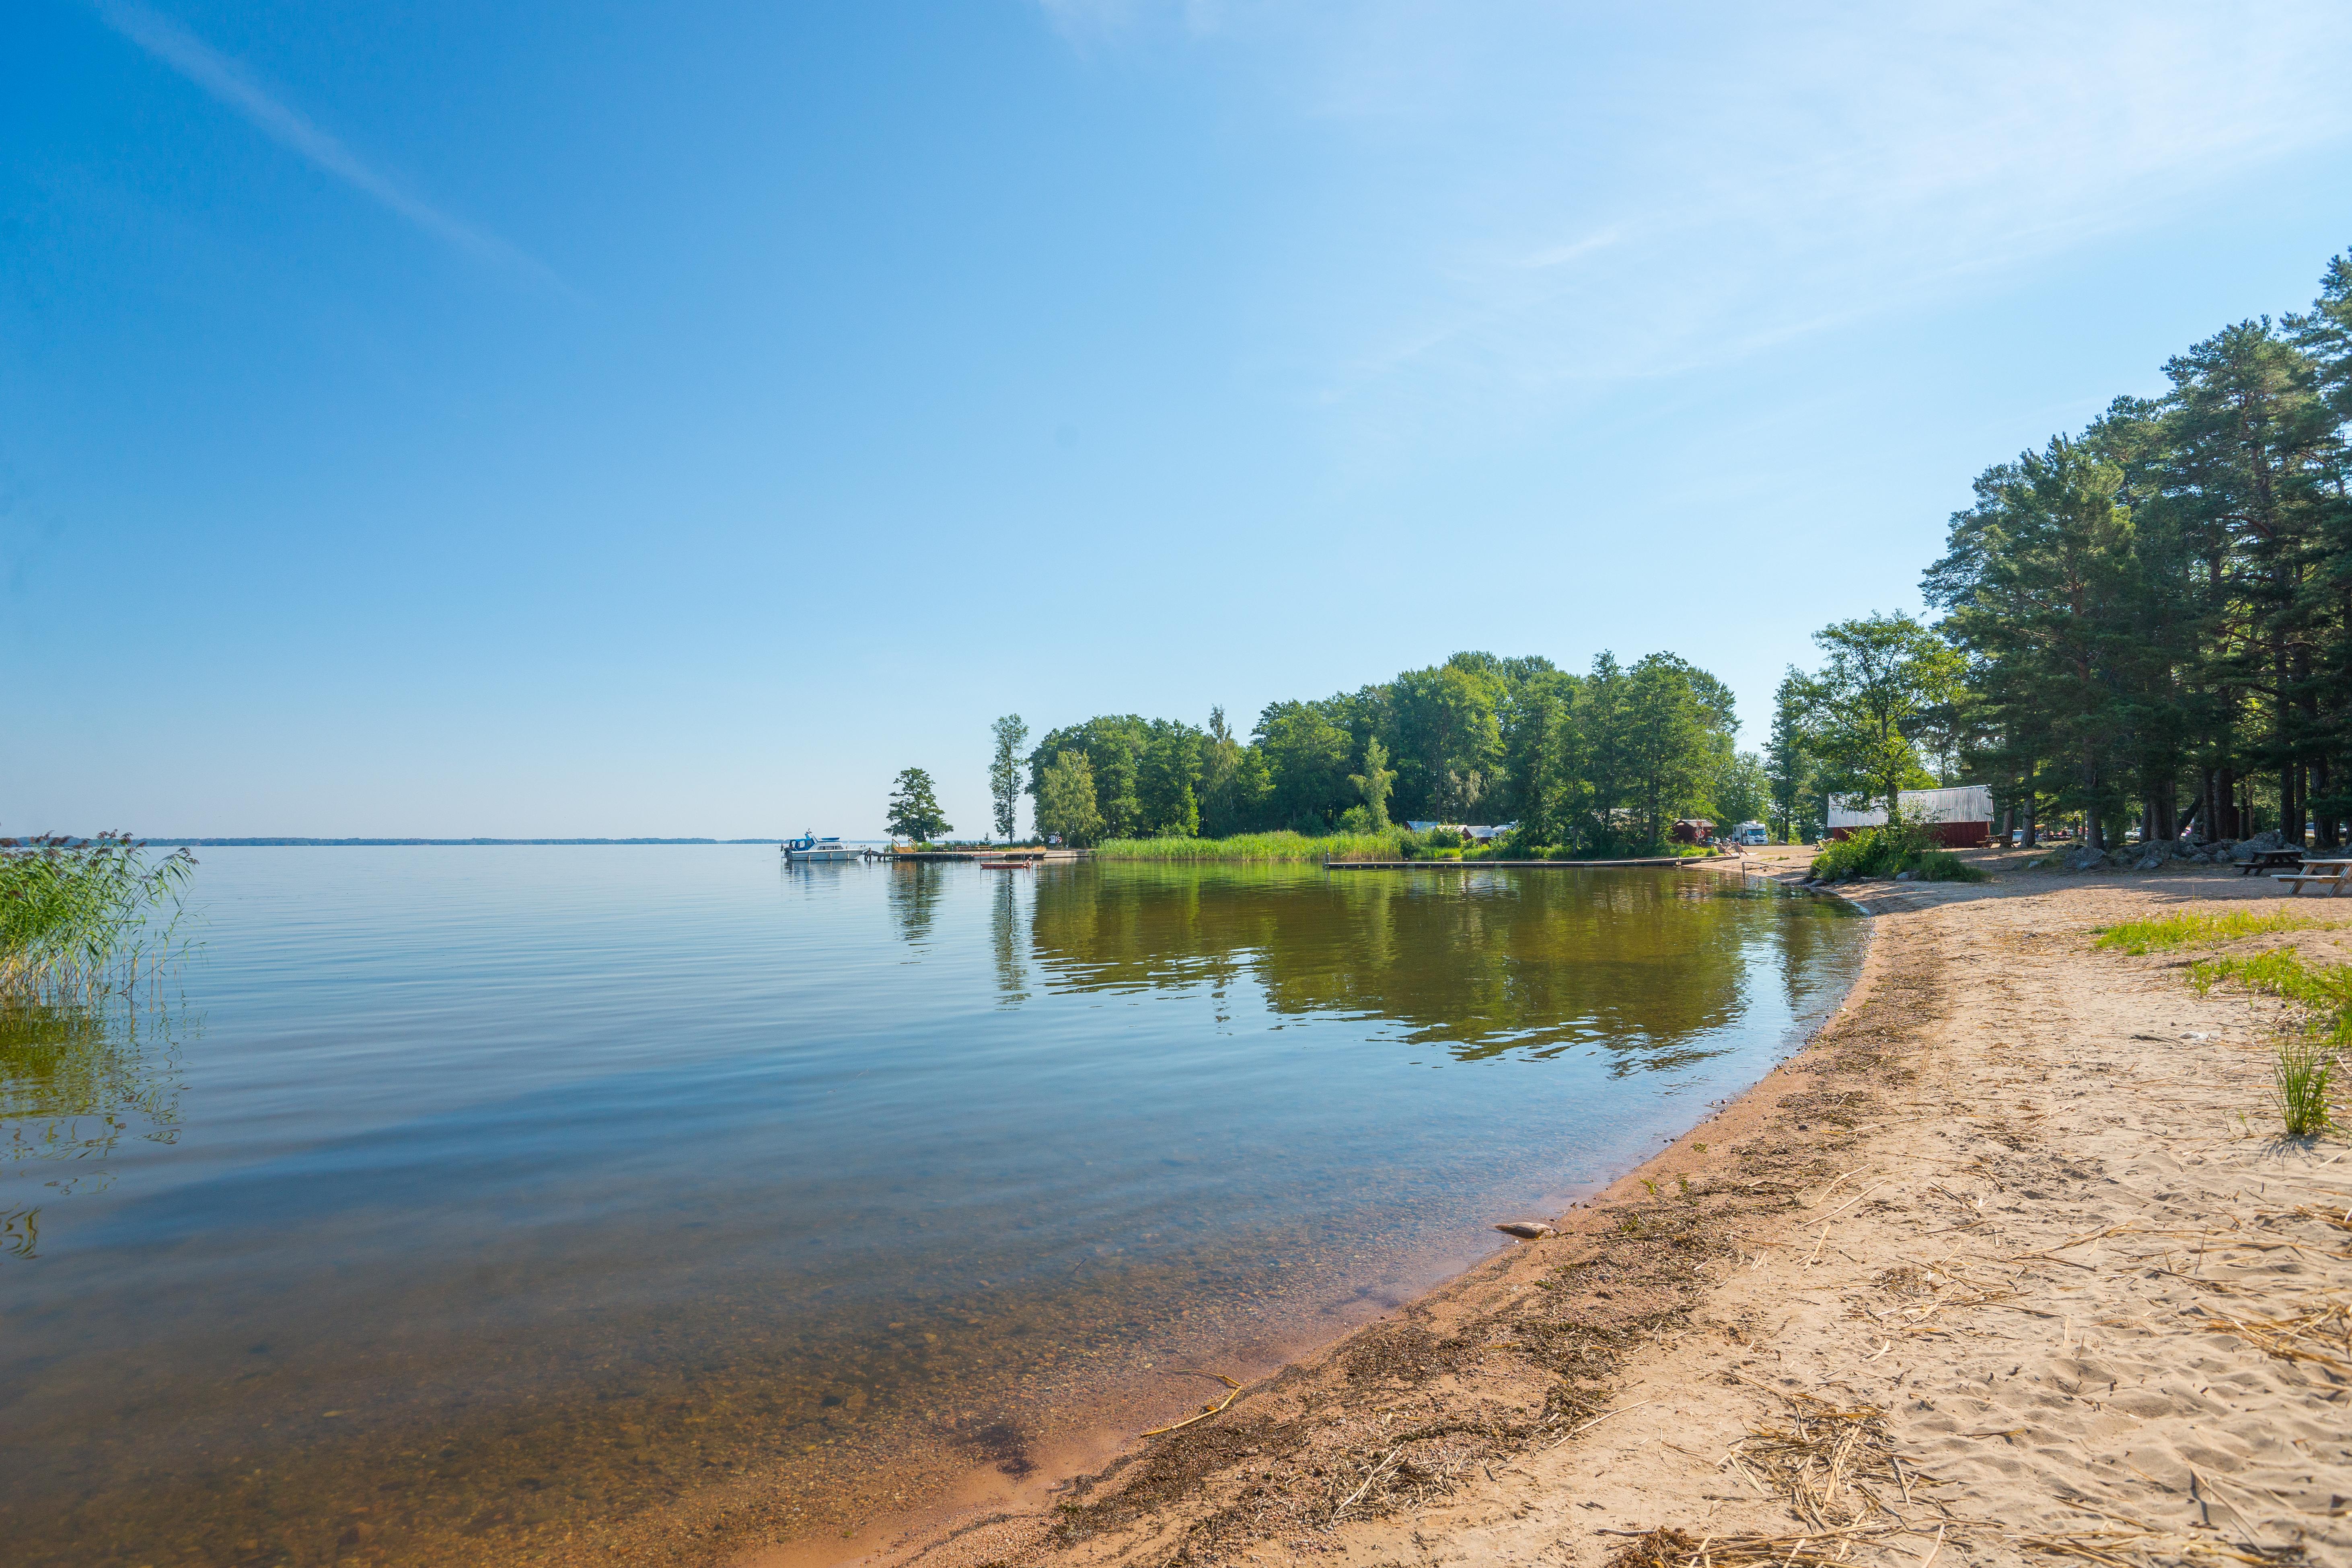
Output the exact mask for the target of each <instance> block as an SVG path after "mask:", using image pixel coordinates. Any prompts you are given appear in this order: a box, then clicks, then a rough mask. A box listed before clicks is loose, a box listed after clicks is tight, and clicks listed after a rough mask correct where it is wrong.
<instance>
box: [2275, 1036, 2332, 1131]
mask: <svg viewBox="0 0 2352 1568" xmlns="http://www.w3.org/2000/svg"><path fill="white" fill-rule="evenodd" d="M2335 1076H2336V1052H2335V1050H2334V1049H2333V1048H2332V1047H2330V1046H2329V1044H2328V1043H2327V1042H2326V1041H2325V1040H2322V1039H2319V1038H2317V1037H2315V1036H2311V1035H2291V1036H2289V1037H2286V1038H2285V1039H2283V1040H2281V1041H2280V1042H2279V1048H2278V1064H2277V1066H2276V1068H2274V1069H2273V1087H2274V1089H2275V1092H2276V1094H2277V1096H2278V1112H2279V1120H2280V1121H2283V1122H2284V1123H2285V1124H2286V1135H2287V1136H2288V1137H2290V1138H2315V1137H2317V1136H2318V1135H2319V1134H2320V1133H2322V1132H2325V1131H2327V1130H2328V1129H2329V1128H2331V1127H2333V1126H2335V1125H2336V1117H2335V1113H2334V1110H2333V1109H2332V1108H2331V1107H2330V1105H2329V1103H2328V1100H2329V1096H2328V1089H2329V1088H2330V1087H2331V1080H2332V1079H2334V1078H2335Z"/></svg>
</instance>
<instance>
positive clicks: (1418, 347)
mask: <svg viewBox="0 0 2352 1568" xmlns="http://www.w3.org/2000/svg"><path fill="white" fill-rule="evenodd" d="M1038 3H1039V4H1040V5H1041V6H1042V7H1043V8H1044V9H1045V11H1046V13H1047V14H1048V15H1050V16H1051V17H1052V18H1053V21H1054V23H1055V26H1056V27H1057V28H1058V29H1059V30H1060V31H1061V32H1063V34H1064V35H1065V36H1066V37H1072V38H1073V39H1074V41H1075V40H1078V39H1084V40H1086V41H1087V43H1088V44H1090V45H1091V46H1092V48H1094V49H1100V48H1102V47H1107V46H1115V45H1117V44H1118V43H1119V42H1120V41H1122V40H1123V41H1124V43H1125V46H1126V47H1129V48H1134V49H1159V50H1169V49H1182V50H1185V51H1187V52H1188V54H1189V55H1190V56H1191V57H1192V66H1193V67H1196V68H1207V69H1209V70H1213V71H1216V72H1219V73H1221V74H1223V75H1224V76H1226V77H1227V78H1228V79H1230V80H1231V81H1232V82H1233V83H1234V85H1235V86H1236V87H1237V88H1239V89H1241V90H1243V91H1245V92H1249V93H1251V94H1252V95H1253V96H1254V98H1255V102H1256V106H1257V110H1258V112H1260V113H1261V114H1262V115H1264V117H1265V121H1266V124H1267V126H1269V127H1275V128H1278V127H1280V126H1281V125H1282V124H1283V122H1284V121H1288V123H1289V130H1288V132H1287V133H1288V134H1292V135H1295V136H1297V137H1300V138H1302V139H1307V140H1309V141H1311V142H1314V143H1315V144H1316V146H1317V149H1318V162H1317V166H1318V168H1319V169H1320V170H1322V171H1324V179H1323V182H1322V184H1321V185H1320V186H1319V187H1318V189H1317V190H1316V192H1315V193H1314V195H1313V199H1312V200H1310V201H1307V202H1303V203H1301V204H1298V205H1297V207H1296V208H1295V209H1294V213H1295V215H1296V216H1294V217H1293V218H1292V219H1290V220H1289V221H1291V222H1293V223H1294V224H1295V225H1296V230H1295V232H1293V233H1289V234H1286V235H1282V236H1279V237H1275V238H1274V239H1273V240H1272V241H1270V243H1268V244H1267V245H1266V246H1265V247H1263V248H1264V252H1265V254H1266V255H1268V256H1269V257H1276V258H1281V260H1282V264H1283V269H1282V270H1281V271H1279V272H1276V271H1275V270H1274V269H1273V268H1269V271H1268V274H1267V276H1266V277H1265V278H1264V279H1262V287H1263V288H1264V289H1265V292H1266V294H1267V296H1268V298H1267V299H1266V300H1265V302H1264V304H1263V306H1262V309H1263V310H1264V313H1265V320H1266V321H1267V323H1268V327H1269V330H1268V332H1267V334H1266V335H1267V337H1268V338H1269V339H1272V338H1273V337H1274V336H1275V335H1276V333H1279V334H1280V337H1281V346H1280V347H1279V348H1275V349H1270V352H1269V355H1268V359H1269V362H1270V363H1282V364H1284V365H1286V374H1287V376H1288V377H1290V378H1293V379H1294V380H1295V383H1296V388H1297V394H1298V395H1299V396H1300V397H1301V399H1302V400H1303V401H1307V402H1311V403H1314V404H1316V405H1321V406H1326V407H1346V408H1349V409H1351V410H1352V411H1353V416H1354V418H1355V419H1356V421H1358V422H1359V423H1360V425H1363V426H1369V428H1368V429H1367V430H1366V434H1367V436H1368V437H1369V438H1368V439H1367V440H1366V441H1365V442H1364V443H1363V444H1364V445H1365V446H1366V447H1368V448H1369V449H1371V450H1376V451H1377V450H1386V449H1391V448H1393V447H1395V446H1396V443H1394V442H1393V441H1391V439H1390V438H1389V437H1391V435H1393V434H1394V433H1395V432H1396V431H1399V430H1403V429H1412V430H1414V431H1418V432H1421V433H1423V434H1424V435H1426V434H1430V433H1433V430H1434V428H1435V427H1436V426H1444V425H1446V424H1448V423H1454V424H1456V425H1458V426H1459V427H1461V428H1464V429H1469V430H1482V429H1492V428H1495V427H1496V426H1497V425H1500V424H1516V423H1518V422H1520V421H1521V420H1523V419H1525V418H1530V417H1537V416H1540V411H1541V405H1542V403H1543V401H1544V400H1543V398H1542V397H1541V396H1540V395H1541V394H1544V393H1546V392H1547V391H1550V392H1554V393H1557V394H1558V395H1560V396H1564V397H1569V398H1572V399H1583V398H1587V397H1591V396H1594V395H1603V394H1604V392H1605V389H1606V388H1608V387H1611V386H1613V385H1620V384H1623V383H1625V382H1627V381H1630V380H1639V379H1645V378H1652V377H1656V376H1661V375H1674V374H1687V373H1690V372H1693V371H1698V370H1704V369H1706V368H1708V367H1710V366H1715V365H1719V364H1722V363H1727V362H1728V361H1731V360H1734V359H1738V358H1739V357H1742V356H1745V355H1750V354H1754V353H1759V352H1765V351H1768V350H1770V349H1772V348H1774V347H1776V346H1778V345H1784V344H1787V343H1789V342H1792V341H1794V340H1797V339H1801V338H1803V337H1805V336H1807V335H1810V334H1816V333H1819V332H1822V331H1828V330H1832V329H1834V328H1836V327H1838V326H1841V325H1846V324H1851V323H1853V322H1854V321H1861V320H1872V319H1878V318H1884V317H1888V316H1898V315H1904V314H1910V313H1916V312H1921V311H1927V310H1936V309H1938V308H1941V307H1942V306H1943V305H1945V304H1946V303H1948V302H1949V301H1951V300H1954V299H1956V298H1958V297H1960V296H1963V295H1966V294H1968V293H1970V292H1974V291H1979V290H1982V289H1987V288H1994V287H2000V286H2004V285H2006V284H2008V283H2011V282H2013V281H2015V280H2016V279H2020V278H2022V277H2025V276H2028V275H2030V273H2031V272H2032V269H2034V268H2038V267H2042V266H2047V265H2049V264H2050V263H2052V262H2053V260H2055V259H2056V258H2061V257H2063V256H2066V255H2070V254H2078V253H2080V252H2082V251H2084V249H2086V248H2088V247H2093V246H2097V245H2112V244H2115V243H2117V242H2118V240H2119V239H2120V237H2124V236H2126V235H2136V234H2147V233H2160V232H2163V231H2164V230H2165V229H2166V228H2167V227H2168V226H2171V225H2177V224H2179V223H2181V222H2184V221H2188V220H2189V216H2190V215H2191V214H2194V213H2197V212H2199V211H2200V209H2201V208H2204V207H2205V206H2206V205H2208V204H2210V200H2211V199H2212V197H2213V195H2214V194H2215V193H2216V192H2220V191H2223V190H2225V189H2227V188H2228V186H2229V185H2230V184H2231V181H2232V180H2234V179H2236V178H2237V177H2239V176H2240V175H2242V174H2245V173H2247V172H2249V171H2252V170H2256V169H2259V168H2261V167H2263V166H2264V165H2266V164H2270V163H2275V162H2277V161H2279V160H2282V159H2287V158H2293V157H2296V156H2304V157H2308V156H2309V155H2310V154H2312V153H2315V151H2317V150H2320V149H2325V148H2328V147H2333V146H2341V145H2343V144H2345V143H2346V142H2347V141H2352V97H2347V95H2346V94H2345V93H2344V92H2343V90H2342V83H2341V72H2340V63H2341V61H2342V60H2343V59H2344V58H2346V55H2347V52H2352V8H2347V7H2345V6H2344V5H2342V4H2341V0H2277V3H2274V4H2270V5H2262V6H2232V5H2223V6H2215V5H2210V3H2209V0H2084V4H2081V5H2074V6H2065V7H2057V8H2052V7H2049V6H2047V5H2028V4H2024V3H2022V0H1989V3H1976V4H1965V3H1963V4H1954V3H1951V0H1933V3H1932V4H1931V3H1926V0H1922V3H1919V4H1913V5H1901V4H1888V3H1886V0H1868V3H1866V4H1864V3H1855V4H1848V5H1838V4H1829V5H1792V6H1771V7H1763V8H1758V7H1753V6H1748V5H1741V4H1729V3H1726V4H1719V5H1695V6H1688V7H1651V8H1647V9H1644V8H1639V7H1634V8H1622V7H1591V6H1581V5H1579V6H1562V5H1557V4H1552V3H1549V0H1542V3H1538V0H1496V3H1495V4H1491V5H1476V6H1462V5H1444V4H1433V3H1430V0H1349V4H1346V5H1339V4H1333V3H1318V0H1305V3H1302V4H1296V5H1252V4H1249V3H1247V0H1231V3H1229V4H1228V5H1225V6H1224V7H1223V9H1222V11H1221V13H1220V14H1219V16H1218V26H1215V27H1214V28H1213V29H1202V28H1201V27H1199V26H1190V27H1187V26H1181V25H1171V24H1181V23H1182V22H1185V21H1189V20H1190V16H1189V12H1188V10H1187V9H1186V7H1185V5H1184V4H1183V0H1160V3H1159V4H1158V5H1154V4H1153V0H1038ZM1273 133H1281V132H1279V131H1276V132H1273ZM2315 264H2316V258H2315Z"/></svg>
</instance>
